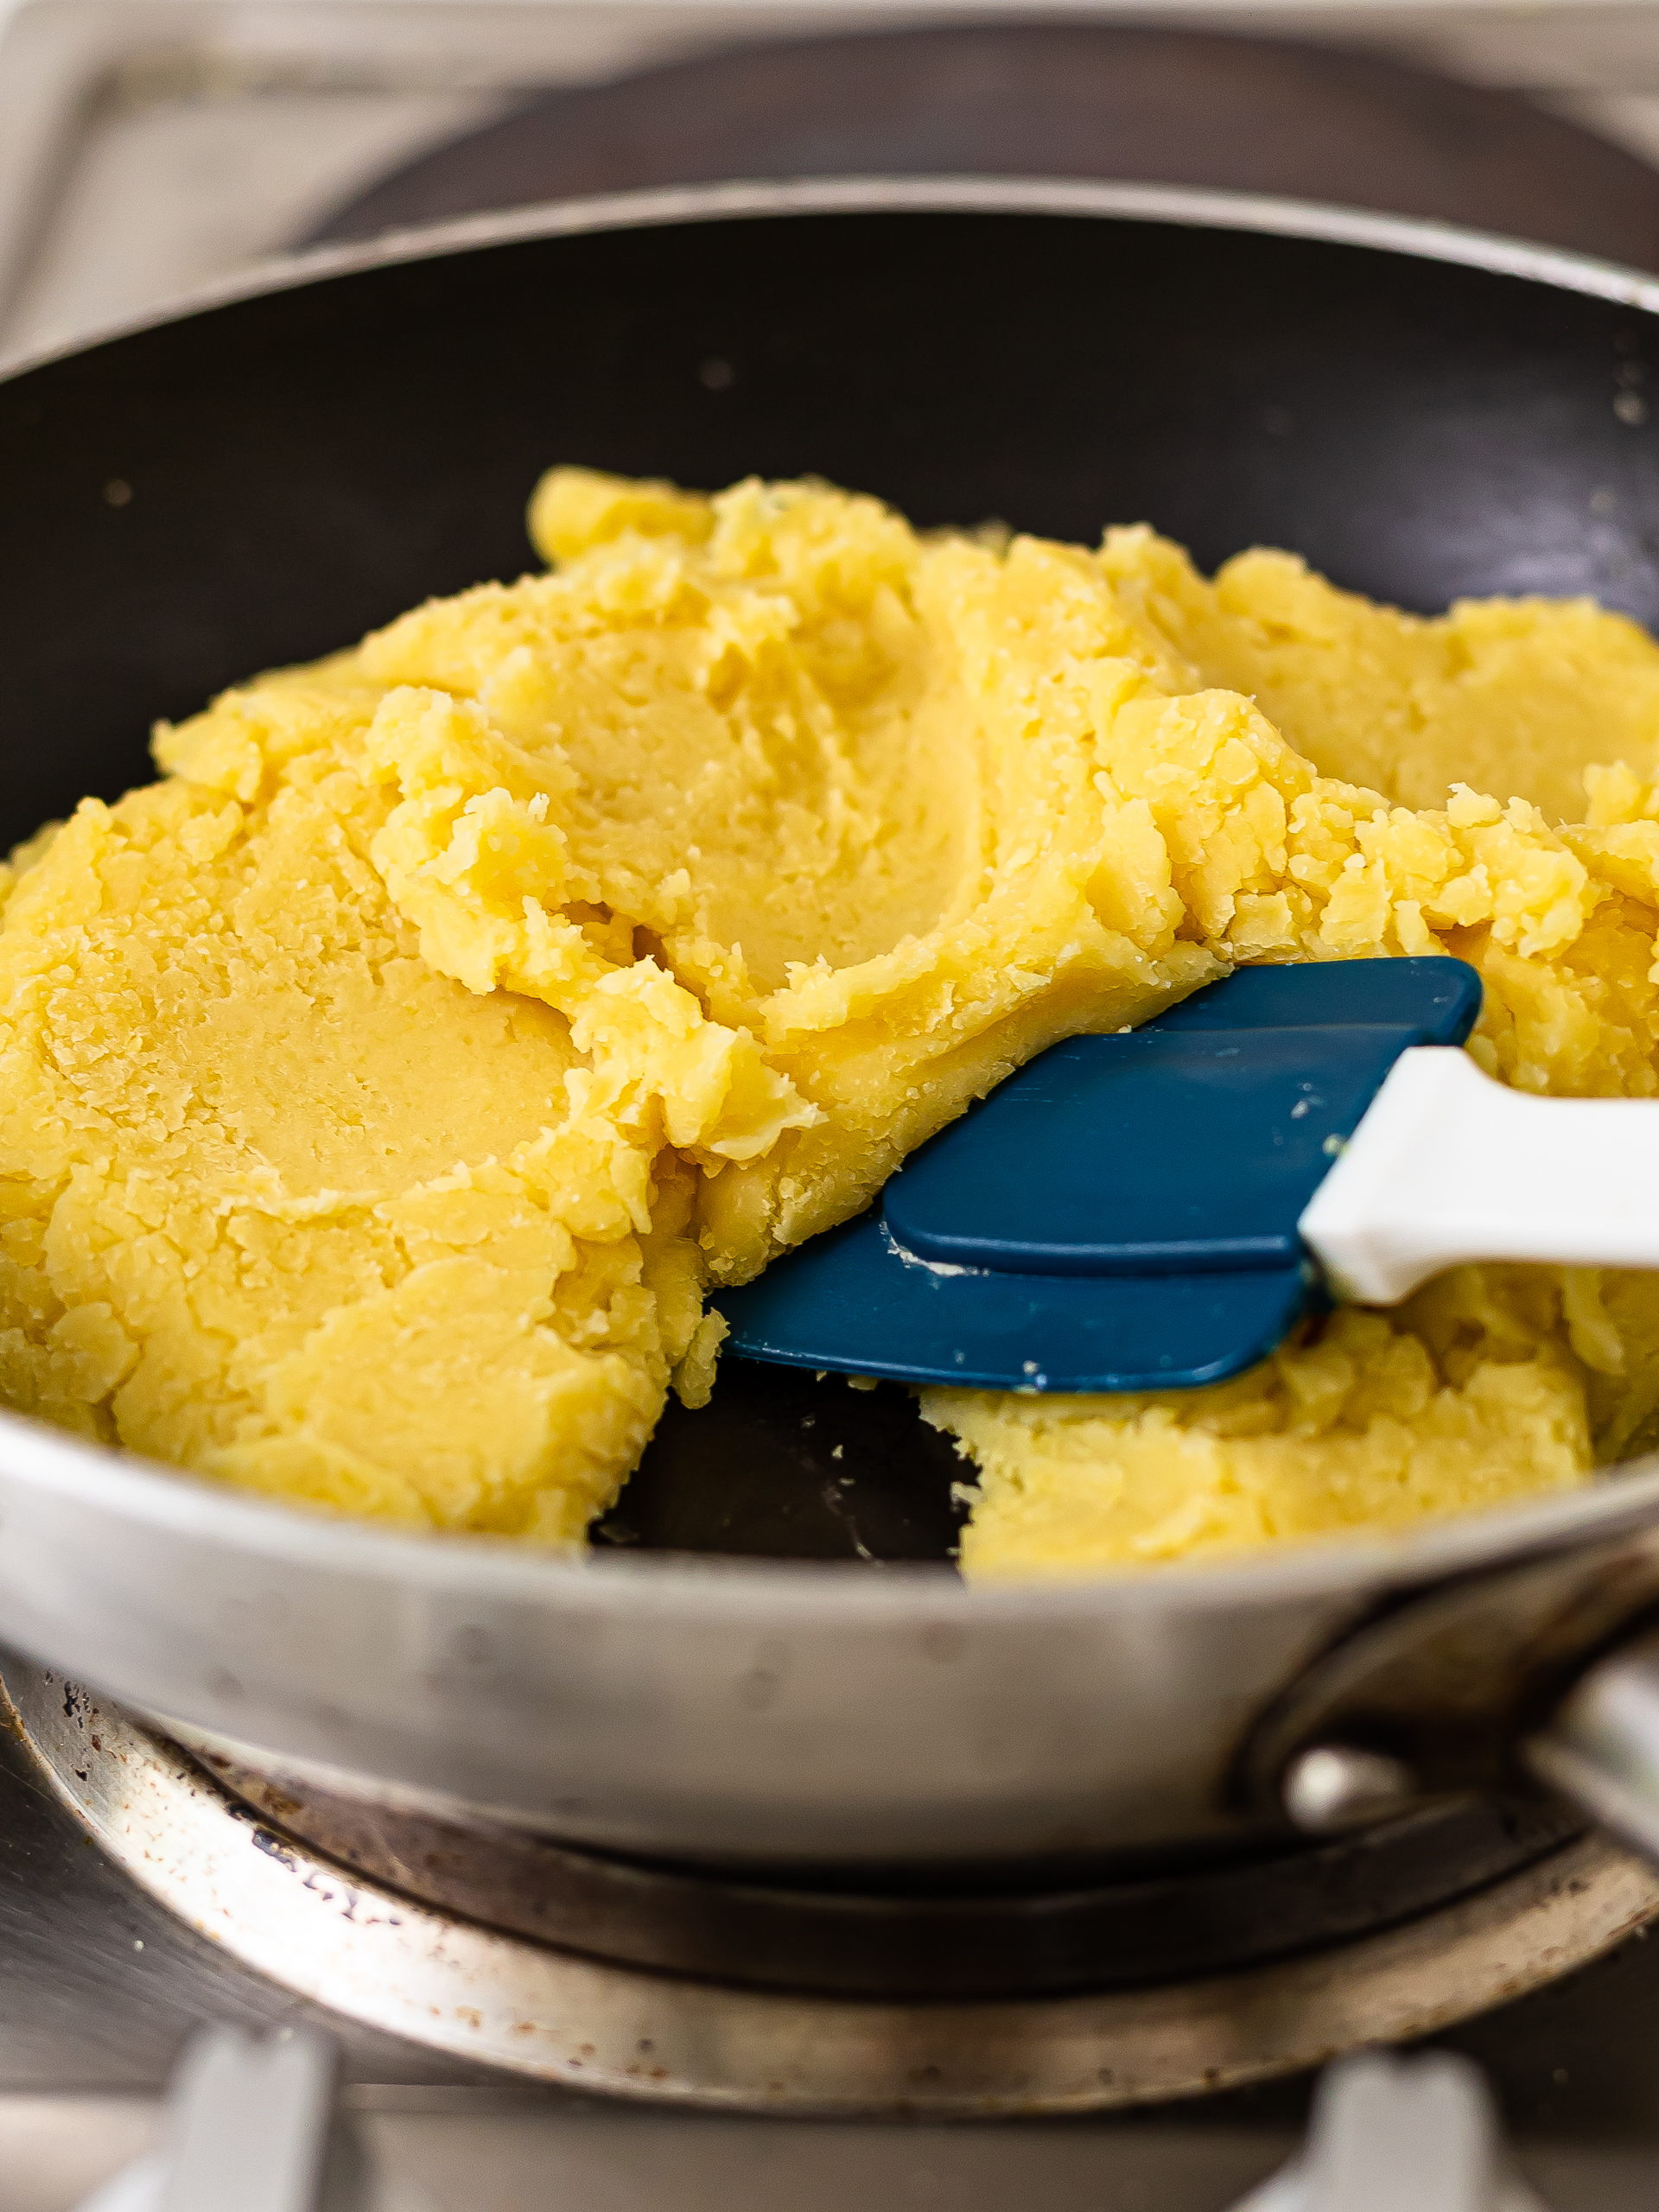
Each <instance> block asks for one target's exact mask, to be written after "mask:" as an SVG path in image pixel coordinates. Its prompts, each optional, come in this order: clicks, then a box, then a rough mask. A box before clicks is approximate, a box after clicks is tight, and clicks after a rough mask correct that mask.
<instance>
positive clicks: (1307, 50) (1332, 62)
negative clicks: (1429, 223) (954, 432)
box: [313, 22, 1659, 269]
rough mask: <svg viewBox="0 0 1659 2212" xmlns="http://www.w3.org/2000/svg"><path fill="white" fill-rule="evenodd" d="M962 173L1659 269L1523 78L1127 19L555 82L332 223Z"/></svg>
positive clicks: (1612, 195) (1650, 219)
mask: <svg viewBox="0 0 1659 2212" xmlns="http://www.w3.org/2000/svg"><path fill="white" fill-rule="evenodd" d="M847 175H866V176H917V175H923V176H948V175H987V176H1046V177H1058V176H1081V177H1107V178H1113V179H1116V180H1118V181H1141V182H1146V183H1154V184H1187V185H1208V186H1223V187H1230V188H1233V189H1236V190H1242V191H1248V192H1266V193H1275V194H1293V195H1294V196H1297V197H1300V198H1306V199H1313V200H1334V201H1337V202H1338V203H1339V204H1341V205H1342V206H1344V207H1375V208H1380V209H1383V210H1384V211H1385V212H1387V213H1392V214H1399V215H1428V216H1433V217H1437V218H1439V219H1440V220H1441V221H1444V222H1456V223H1466V224H1471V225H1472V226H1475V227H1476V228H1478V229H1486V230H1496V231H1503V232H1507V233H1508V234H1510V236H1511V237H1518V238H1536V239H1539V240H1541V241H1542V242H1544V243H1545V244H1548V245H1563V246H1572V247H1576V248H1577V249H1578V250H1579V251H1581V252H1589V253H1601V254H1605V255H1608V256H1610V257H1612V258H1614V259H1616V260H1620V261H1628V262H1634V263H1635V264H1637V266H1639V267H1643V268H1649V269H1650V268H1653V267H1655V266H1659V175H1656V174H1655V172H1654V170H1653V169H1652V168H1650V167H1649V166H1648V164H1647V163H1645V162H1642V161H1640V160H1638V159H1637V156H1635V155H1633V154H1628V153H1625V152H1624V150H1623V149H1620V148H1619V147H1617V146H1614V145H1611V144H1610V143H1608V142H1607V141H1606V140H1605V139H1603V138H1599V137H1596V136H1595V135H1594V134H1593V133H1592V132H1591V131H1588V130H1583V129H1581V128H1580V127H1579V125H1577V124H1573V123H1569V122H1567V121H1566V120H1564V119H1563V118H1560V117H1558V116H1554V115H1550V114H1548V113H1547V112H1546V111H1544V110H1543V109H1542V108H1541V107H1539V106H1538V105H1535V103H1534V102H1533V101H1531V100H1529V99H1525V98H1523V97H1522V96H1521V95H1519V94H1517V93H1515V92H1502V91H1494V90H1490V89H1487V88H1485V87H1483V86H1473V85H1467V84H1459V83H1457V82H1454V81H1452V79H1448V78H1445V77H1440V76H1436V75H1434V74H1432V73H1430V72H1428V71H1427V70H1424V69H1416V68H1411V67H1406V66H1403V65H1402V64H1401V63H1399V62H1397V61H1390V60H1383V58H1381V57H1379V56H1377V55H1374V54H1362V53H1357V52H1354V51H1351V50H1349V51H1338V50H1333V49H1321V48H1318V47H1309V46H1300V45H1294V44H1291V43H1288V42H1287V41H1281V40H1277V39H1271V38H1241V37H1230V36H1227V35H1221V34H1217V33H1214V32H1192V31H1189V30H1160V29H1147V28H1141V27H1136V26H1132V25H1124V24H1107V23H1029V22H1027V23H1017V22H1005V23H991V24H964V23H957V24H935V25H931V26H928V27H925V28H922V29H907V30H897V31H895V30H874V31H864V32H861V33H853V34H842V35H834V36H829V37H823V38H812V39H801V40H791V41H779V42H777V43H772V44H766V45H757V46H754V47H750V48H743V49H740V50H739V51H736V52H730V51H728V52H721V53H717V54H703V55H699V56H696V58H694V59H692V60H684V61H677V62H672V63H670V64H668V65H667V66H665V67H660V68H656V69H651V70H645V71H642V72H640V73H638V74H635V75H632V76H629V77H626V78H624V79H620V81H618V82H616V83H613V84H608V85H596V86H574V87H572V88H570V89H569V90H565V91H561V92H544V93H542V94H539V95H538V96H537V97H536V98H535V99H531V100H530V101H528V102H527V103H526V104H525V105H524V106H522V107H521V108H519V109H518V110H517V111H515V112H514V113H512V114H510V115H508V116H506V117H505V118H502V119H500V120H499V121H498V122H495V123H492V124H486V126H485V127H484V128H483V129H482V130H475V131H472V132H469V133H467V135H466V136H465V137H461V138H457V139H455V140H454V141H453V142H452V143H449V144H448V145H445V146H441V147H439V148H438V149H436V150H435V151H434V152H432V153H429V154H427V155H424V156H422V157H421V158H420V159H419V160H417V161H415V162H410V164H409V165H408V166H407V167H405V168H400V169H398V170H397V171H396V172H395V173H394V174H393V175H390V176H388V177H385V178H384V179H382V180H381V181H379V182H378V183H377V184H375V185H372V186H371V187H370V188H369V189H368V190H367V191H366V192H365V193H364V194H361V195H360V196H359V197H358V198H357V199H355V200H353V201H352V202H351V203H350V204H349V205H347V206H346V207H340V208H339V209H338V210H336V212H335V213H334V214H333V215H332V216H330V217H329V218H328V219H327V221H326V222H325V223H324V224H322V225H321V226H319V228H318V229H317V230H316V231H315V232H314V234H313V235H314V237H315V238H316V239H319V240H321V239H326V238H373V237H375V236H377V235H378V233H379V232H383V231H385V230H390V229H393V228H397V227H399V226H404V225H408V224H416V223H429V222H436V221H440V220H442V219H445V218H447V217H449V216H454V215H470V214H480V213H486V212H488V211H492V210H494V209H497V208H504V207H526V206H530V205H533V204H534V203H535V202H537V201H539V200H561V199H568V198H571V197H575V196H576V195H579V194H584V193H595V192H598V193H603V192H620V191H626V190H629V189H630V188H633V187H636V186H647V185H671V184H695V183H700V182H708V181H717V180H721V179H725V178H731V177H798V176H847Z"/></svg>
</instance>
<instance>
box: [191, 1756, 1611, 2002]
mask: <svg viewBox="0 0 1659 2212" xmlns="http://www.w3.org/2000/svg"><path fill="white" fill-rule="evenodd" d="M207 1764H209V1765H210V1767H211V1768H212V1770H213V1772H214V1773H215V1774H216V1775H217V1776H218V1777H219V1780H220V1781H221V1782H222V1783H224V1784H225V1785H226V1788H227V1789H229V1790H230V1791H232V1793H233V1794H234V1796H237V1797H238V1798H240V1799H241V1800H242V1801H243V1802H245V1804H246V1805H248V1806H249V1807H250V1808H251V1809H252V1810H253V1811H254V1812H255V1813H257V1814H258V1815H261V1816H262V1817H263V1818H264V1819H267V1820H270V1821H272V1822H273V1823H274V1824H275V1825H276V1826H277V1827H280V1829H281V1830H282V1832H283V1834H284V1835H285V1836H287V1837H289V1838H291V1839H293V1840H296V1841H297V1842H301V1843H303V1844H306V1845H308V1846H310V1847H312V1848H314V1849H316V1850H320V1851H321V1852H323V1853H326V1854H327V1857H328V1858H330V1859H334V1860H337V1861H339V1862H340V1864H341V1865H342V1866H348V1867H350V1868H351V1869H352V1870H353V1872H356V1873H359V1874H363V1875H365V1876H367V1877H368V1878H369V1879H371V1880H372V1881H377V1882H385V1883H386V1884H388V1885H391V1887H393V1888H395V1889H397V1890H399V1891H402V1892H403V1893H404V1896H406V1897H414V1898H417V1899H418V1900H419V1901H420V1902H421V1903H422V1904H429V1905H432V1906H434V1907H435V1908H436V1909H437V1910H440V1911H443V1912H448V1913H451V1914H454V1915H455V1916H458V1917H461V1918H463V1919H467V1920H471V1921H476V1922H478V1923H480V1924H481V1925H483V1926H486V1927H490V1928H494V1929H499V1930H500V1931H502V1932H503V1933H504V1934H507V1935H513V1936H527V1937H529V1938H530V1939H531V1941H532V1942H540V1943H547V1944H551V1945H553V1946H554V1947H555V1948H558V1949H561V1950H570V1951H578V1952H582V1953H583V1954H585V1955H588V1956H590V1957H599V1958H603V1959H607V1960H610V1961H613V1962H616V1963H620V1964H626V1965H630V1966H638V1967H648V1968H651V1969H652V1970H655V1971H658V1972H666V1973H671V1974H695V1975H706V1976H709V1977H712V1978H714V1979H715V1980H721V1981H727V1982H734V1983H737V1984H740V1985H741V1986H745V1987H751V1988H766V1989H789V1990H793V1991H797V1992H801V1991H810V1992H812V1993H815V1994H820V1995H828V1994H831V1993H834V1994H838V1995H858V1996H872V1997H925V1998H942V1997H1007V1996H1048V1995H1052V1994H1056V1993H1061V1992H1067V1991H1073V1990H1083V1989H1096V1990H1099V1989H1135V1988H1146V1987H1151V1986H1155V1985H1159V1984H1167V1983H1170V1982H1173V1981H1179V1980H1185V1979H1186V1978H1187V1977H1189V1976H1191V1975H1193V1974H1214V1973H1217V1972H1224V1971H1227V1970H1230V1969H1232V1968H1236V1967H1247V1966H1256V1965H1260V1964H1262V1963H1264V1962H1266V1961H1270V1960H1274V1959H1281V1958H1285V1957H1287V1956H1289V1955H1293V1954H1294V1953H1295V1952H1298V1951H1306V1950H1312V1949H1314V1948H1320V1947H1328V1946H1331V1945H1334V1944H1340V1943H1343V1942H1349V1941H1351V1940H1352V1939H1353V1938H1354V1937H1355V1936H1362V1935H1370V1934H1374V1933H1375V1932H1376V1930H1377V1929H1381V1928H1385V1927H1390V1926H1394V1925H1395V1924H1397V1923H1400V1922H1402V1921H1403V1920H1407V1919H1410V1918H1412V1917H1414V1916H1417V1915H1419V1914H1421V1913H1423V1912H1426V1911H1432V1910H1435V1909H1436V1908H1438V1907H1440V1906H1443V1905H1445V1904H1449V1903H1450V1902H1451V1901H1452V1899H1454V1898H1456V1897H1465V1896H1467V1895H1468V1894H1469V1893H1470V1892H1471V1891H1474V1890H1476V1889H1478V1888H1480V1887H1482V1886H1484V1885H1485V1884H1487V1883H1489V1882H1491V1881H1496V1880H1502V1879H1503V1878H1504V1877H1505V1876H1507V1875H1510V1874H1513V1873H1515V1872H1517V1871H1519V1870H1520V1869H1521V1868H1522V1867H1525V1866H1533V1865H1535V1864H1536V1863H1537V1862H1538V1861H1539V1860H1540V1859H1543V1858H1544V1857H1545V1856H1546V1855H1548V1853H1551V1852H1554V1851H1557V1850H1559V1849H1560V1848H1561V1847H1563V1846H1565V1845H1567V1844H1568V1843H1570V1842H1573V1841H1574V1840H1577V1839H1578V1837H1579V1836H1580V1835H1581V1834H1582V1833H1583V1829H1584V1825H1585V1823H1584V1821H1583V1820H1582V1818H1581V1817H1580V1816H1578V1815H1574V1814H1573V1813H1571V1812H1568V1811H1567V1810H1566V1809H1565V1808H1559V1807H1554V1806H1547V1805H1539V1804H1533V1805H1522V1804H1518V1803H1517V1804H1513V1805H1499V1804H1496V1803H1493V1802H1490V1801H1484V1800H1477V1799H1462V1800H1459V1801H1458V1802H1447V1803H1445V1804H1442V1805H1439V1806H1434V1807H1431V1808H1427V1809H1425V1810H1421V1811H1418V1812H1415V1813H1413V1814H1412V1815H1408V1817H1406V1818H1404V1819H1401V1820H1397V1821H1389V1822H1387V1823H1386V1824H1385V1825H1383V1826H1381V1827H1375V1828H1372V1829H1370V1830H1368V1831H1367V1832H1365V1833H1364V1834H1359V1835H1351V1836H1347V1837H1344V1838H1342V1839H1340V1840H1336V1841H1328V1842H1325V1843H1323V1844H1318V1845H1315V1844H1310V1843H1307V1842H1305V1841H1300V1840H1298V1841H1294V1842H1289V1841H1278V1842H1275V1843H1274V1844H1272V1845H1263V1846H1260V1847H1257V1849H1256V1850H1255V1852H1254V1853H1249V1854H1247V1855H1246V1856H1245V1857H1244V1858H1243V1860H1242V1861H1241V1859H1240V1858H1239V1857H1238V1856H1236V1855H1235V1856H1233V1857H1231V1858H1230V1859H1226V1860H1224V1861H1222V1862H1221V1863H1219V1864H1217V1863H1215V1862H1214V1861H1213V1860H1211V1862H1209V1863H1198V1864H1189V1865H1187V1866H1185V1867H1182V1868H1180V1869H1179V1871H1174V1872H1162V1873H1160V1874H1159V1875H1157V1876H1155V1877H1148V1876H1146V1875H1144V1874H1142V1875H1126V1874H1124V1873H1122V1872H1116V1874H1115V1875H1109V1874H1107V1873H1105V1872H1102V1871H1100V1870H1095V1869H1091V1870H1088V1871H1087V1872H1077V1871H1075V1870H1073V1871H1071V1872H1069V1874H1067V1875H1060V1874H1057V1873H1056V1872H1055V1871H1054V1870H1053V1869H1052V1868H1047V1869H1045V1868H1041V1867H1036V1868H1033V1867H1026V1868H1023V1869H1020V1868H1003V1869H996V1870H992V1871H991V1872H990V1873H989V1874H987V1873H985V1872H978V1873H977V1874H976V1873H974V1872H964V1871H963V1870H962V1869H952V1870H926V1871H925V1872H922V1873H921V1874H919V1875H918V1872H917V1870H916V1869H915V1868H908V1869H905V1870H902V1872H900V1873H899V1875H898V1876H897V1877H890V1878H887V1879H883V1878H882V1877H881V1876H880V1874H879V1873H878V1874H871V1875H868V1876H866V1877H865V1878H864V1879H863V1880H862V1881H859V1882H856V1884H855V1881H854V1880H853V1879H852V1878H849V1876H848V1875H847V1873H846V1872H845V1870H844V1869H843V1870H841V1872H839V1874H838V1875H837V1876H836V1879H835V1883H834V1886H829V1885H827V1884H826V1885H817V1884H811V1883H810V1877H804V1876H802V1875H801V1874H799V1873H798V1872H795V1873H789V1872H780V1873H778V1874H777V1875H775V1876H770V1877H769V1876H766V1875H761V1876H759V1877H757V1876H755V1875H754V1874H753V1873H745V1874H743V1875H741V1876H738V1877H733V1876H732V1875H730V1874H728V1873H727V1872H722V1871H720V1870H716V1869H713V1868H706V1867H705V1868H694V1867H687V1866H662V1865H652V1864H649V1863H644V1862H641V1861H639V1860H635V1859H621V1858H616V1857H612V1856H609V1855H601V1854H599V1853H594V1852H588V1851H583V1850H573V1849H570V1848H569V1847H564V1846H562V1845H559V1844H556V1843H552V1842H550V1841H548V1840H545V1839H543V1838H542V1837H539V1836H534V1835H528V1834H523V1833H521V1832H519V1831H517V1830H513V1829H508V1828H499V1827H491V1828H486V1827H481V1826H477V1825H472V1824H465V1823H462V1822H461V1821H447V1820H443V1819H440V1818H435V1817H434V1816H432V1815H429V1814H424V1813H414V1812H406V1811H401V1810H400V1811H396V1812H393V1811H389V1810H387V1809H385V1808H383V1807H380V1806H377V1805H373V1804H369V1803H365V1802H363V1801H362V1800H360V1799H357V1798H353V1797H347V1796H340V1795H336V1794H334V1793H332V1792H329V1791H327V1790H324V1789H319V1788H317V1787H315V1785H314V1784H312V1783H308V1782H304V1781H296V1780H294V1779H292V1778H290V1777H283V1779H281V1780H280V1781H274V1780H272V1779H271V1778H270V1777H269V1776H267V1775H264V1774H261V1773H259V1772H257V1771H255V1770H251V1769H249V1768H247V1767H245V1766H241V1765H238V1764H236V1763H235V1762H233V1761H232V1760H230V1759H228V1758H223V1757H220V1756H213V1757H211V1758H209V1760H208V1762H207Z"/></svg>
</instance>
